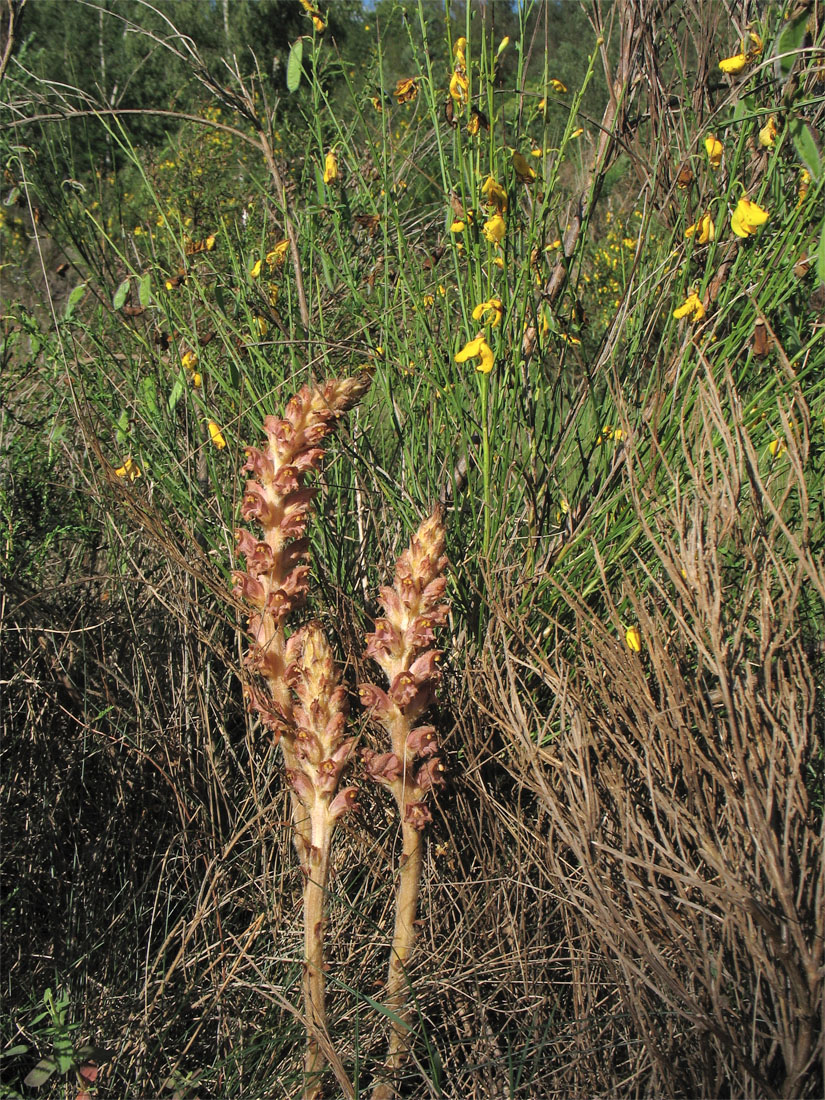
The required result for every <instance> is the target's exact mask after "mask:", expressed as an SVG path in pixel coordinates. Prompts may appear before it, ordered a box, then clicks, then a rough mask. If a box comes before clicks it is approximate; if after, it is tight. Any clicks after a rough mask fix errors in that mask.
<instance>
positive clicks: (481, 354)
mask: <svg viewBox="0 0 825 1100" xmlns="http://www.w3.org/2000/svg"><path fill="white" fill-rule="evenodd" d="M494 358H495V356H494V355H493V350H492V348H491V347H490V345H489V344H488V343H487V341H486V340H485V339H484V334H483V333H482V334H481V335H480V336H476V338H475V340H470V341H469V343H467V344H465V345H464V347H463V348H462V349H461V351H459V352H458V353H457V354H456V355H455V356H454V359H455V361H456V363H466V362H467V360H468V359H479V360H480V362H479V364H478V366H477V367H476V370H477V371H481V373H482V374H489V373H490V371H491V370H492V369H493V360H494Z"/></svg>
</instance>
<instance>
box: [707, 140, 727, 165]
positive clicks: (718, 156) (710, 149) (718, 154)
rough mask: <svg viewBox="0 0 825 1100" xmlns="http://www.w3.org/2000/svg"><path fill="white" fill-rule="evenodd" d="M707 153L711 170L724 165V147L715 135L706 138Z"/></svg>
mask: <svg viewBox="0 0 825 1100" xmlns="http://www.w3.org/2000/svg"><path fill="white" fill-rule="evenodd" d="M705 152H706V153H707V155H708V160H709V161H710V166H711V168H718V167H719V165H720V164H721V163H722V153H723V152H724V147H723V145H722V142H721V141H720V140H719V139H718V138H717V137H716V135H715V134H708V136H707V137H706V138H705Z"/></svg>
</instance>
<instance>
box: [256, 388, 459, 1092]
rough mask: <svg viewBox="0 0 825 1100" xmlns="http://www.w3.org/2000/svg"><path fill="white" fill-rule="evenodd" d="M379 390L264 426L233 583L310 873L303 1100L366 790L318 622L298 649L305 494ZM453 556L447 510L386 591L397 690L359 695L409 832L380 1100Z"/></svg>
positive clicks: (383, 655) (399, 1004) (317, 403)
mask: <svg viewBox="0 0 825 1100" xmlns="http://www.w3.org/2000/svg"><path fill="white" fill-rule="evenodd" d="M369 384H370V379H369V376H368V375H366V374H363V375H361V376H359V377H355V378H345V379H335V378H333V379H329V380H327V381H326V382H323V383H319V384H317V385H315V386H312V387H310V386H304V387H303V388H302V389H301V390H300V392H299V393H298V394H297V395H296V396H294V397H293V398H292V399H291V400H290V401H289V403H288V405H287V407H286V411H285V414H284V417H283V418H282V419H281V418H278V417H275V416H268V417H266V419H265V420H264V430H265V432H266V437H267V439H266V444H265V446H264V447H263V448H262V449H259V448H257V447H247V449H246V453H247V462H246V465H245V467H244V469H246V470H249V471H250V472H251V473H252V474H253V480H250V481H248V482H247V485H246V491H245V493H244V496H243V502H242V505H241V514H242V516H243V519H244V520H245V521H247V522H256V523H257V524H259V525H260V527H261V529H262V537H260V538H258V537H256V536H255V535H253V534H252V533H251V532H250V531H248V530H240V531H238V532H237V541H238V552H239V553H240V554H241V555H242V556H243V557H244V559H245V561H246V570H237V571H236V572H235V574H234V576H235V587H236V594H237V595H238V596H239V597H240V598H241V599H242V600H243V601H244V603H245V604H246V605H248V606H249V607H250V609H251V610H250V614H249V618H248V631H249V636H250V642H249V649H248V653H247V657H246V664H247V666H248V668H249V670H250V671H251V673H252V674H253V679H252V682H250V683H249V684H248V685H247V688H246V690H247V698H248V702H249V706H250V708H251V709H252V710H253V711H255V712H257V714H258V715H259V716H260V719H261V721H262V722H263V724H264V725H265V726H266V727H267V728H268V729H269V730H271V731H272V733H273V735H274V736H275V738H276V739H278V741H279V743H280V746H281V749H282V752H283V759H284V765H285V771H286V777H287V780H288V782H289V785H290V796H291V801H292V828H293V837H294V843H295V848H296V851H297V853H298V858H299V860H300V863H301V868H302V871H303V875H304V912H303V919H304V978H303V996H304V1022H305V1026H306V1031H307V1046H306V1053H305V1057H304V1092H303V1096H304V1098H305V1100H308V1098H310V1097H318V1096H320V1095H321V1091H322V1076H323V1073H324V1068H325V1064H326V1058H325V1055H324V1052H323V1045H324V1043H325V1042H327V1041H328V1040H327V1034H326V1021H327V1014H326V980H325V961H324V920H325V897H326V892H327V889H328V885H329V870H330V852H331V845H332V837H333V833H334V830H335V826H336V823H337V821H338V820H339V818H340V817H341V816H342V815H343V814H345V813H346V812H347V811H349V810H352V809H353V808H354V807H355V805H356V793H357V792H356V787H354V786H352V785H349V786H342V783H341V781H342V775H343V772H344V770H345V768H346V767H347V765H348V764H350V763H351V762H352V760H353V750H354V745H355V738H354V737H352V736H348V735H347V716H348V709H349V708H348V692H347V688H346V687H345V685H344V684H343V683H342V680H341V674H340V671H339V669H338V667H337V665H336V662H335V659H334V657H333V654H332V650H331V648H330V645H329V643H328V641H327V639H326V637H325V635H324V633H323V630H322V629H321V627H320V625H319V624H318V623H316V622H311V623H309V624H307V625H304V626H302V627H300V628H299V629H297V630H295V631H294V633H292V634H291V636H289V637H288V636H287V630H286V623H287V619H288V618H289V616H290V615H292V614H293V613H294V612H296V611H298V610H300V609H301V608H302V607H303V606H304V604H305V602H306V597H307V592H308V588H309V565H308V561H307V559H308V554H309V540H308V539H307V537H306V531H307V524H308V521H309V517H310V511H311V507H312V500H313V497H314V496H315V494H316V493H317V491H318V489H317V487H314V486H308V485H306V479H307V477H308V475H310V474H311V473H313V472H315V471H317V470H318V469H319V468H320V465H321V462H322V459H323V457H324V450H323V447H322V446H321V444H322V443H323V442H324V441H325V439H326V438H327V437H328V436H329V435H330V434H331V433H332V432H333V431H334V430H335V428H336V426H337V424H338V422H339V421H340V419H341V418H342V417H343V416H344V415H345V414H346V413H347V412H348V411H349V410H350V409H351V408H353V407H354V406H355V405H356V404H357V403H358V401H359V400H360V399H361V397H362V396H363V394H364V393H365V392H366V390H367V389H368V387H369ZM444 545H445V532H444V521H443V516H442V513H441V510H440V509H437V510H436V511H434V512H433V514H432V515H430V516H429V517H428V518H427V519H425V520H424V522H423V523H422V524H421V526H420V527H419V529H418V531H417V532H416V534H415V535H413V537H412V540H411V542H410V545H409V547H408V548H407V549H406V550H405V551H404V553H403V554H402V555H401V557H400V558H399V560H398V563H397V566H396V571H395V583H394V585H393V586H392V587H386V588H382V589H381V591H380V595H379V603H380V606H381V608H382V610H383V612H384V617H383V618H381V619H379V620H378V621H377V622H376V623H375V630H374V632H373V633H372V634H370V635H369V636H368V638H367V642H368V645H367V649H366V656H368V657H371V658H373V659H374V660H375V661H376V662H377V664H378V665H379V666H380V668H381V670H382V672H383V673H384V675H385V676H386V679H387V685H386V688H381V687H379V686H378V685H376V684H372V683H365V684H362V685H361V686H360V689H359V691H360V698H361V701H362V703H363V704H364V706H365V707H366V708H367V711H368V713H369V715H370V717H371V719H372V721H373V722H374V723H375V724H376V725H378V726H380V727H382V728H383V729H384V731H385V732H386V734H387V735H388V738H389V746H388V751H377V750H370V749H364V750H362V754H361V756H362V759H363V762H364V765H365V768H366V773H367V776H368V778H370V779H372V780H374V781H375V782H377V783H380V784H382V785H383V786H385V787H387V788H388V789H389V790H390V791H391V792H392V794H393V797H394V799H395V802H396V804H397V807H398V812H399V815H400V819H401V829H402V855H401V859H400V862H399V879H398V888H397V895H396V919H395V931H394V936H393V943H392V948H391V953H390V963H389V973H388V979H387V986H386V990H385V1000H386V1005H387V1013H388V1016H389V1018H390V1020H391V1037H390V1048H389V1057H388V1060H387V1063H386V1066H385V1070H384V1072H385V1076H384V1078H383V1079H382V1080H379V1082H378V1084H377V1085H376V1086H375V1090H374V1094H373V1095H374V1097H375V1100H380V1098H382V1097H389V1096H392V1095H393V1086H392V1083H391V1078H392V1074H393V1073H394V1072H395V1071H396V1070H397V1069H398V1068H399V1067H400V1066H401V1064H402V1063H403V1061H404V1058H405V1056H406V1053H407V1050H408V1037H409V1030H410V1028H409V1013H408V1010H407V990H408V981H407V977H406V965H407V963H408V960H409V957H410V953H411V951H412V947H413V942H414V921H415V916H416V910H417V905H418V895H419V890H420V883H421V869H422V864H423V831H424V829H425V828H426V826H427V824H428V823H429V822H430V821H431V819H432V818H431V812H430V809H429V807H428V805H427V802H428V796H429V792H430V791H431V790H432V788H433V787H435V786H438V785H440V784H441V783H443V777H442V776H443V765H442V763H441V761H440V758H439V756H438V742H437V739H436V732H435V729H434V727H433V726H430V725H426V724H421V722H420V720H421V718H422V716H423V714H424V712H425V711H426V710H427V708H428V706H429V705H430V704H431V703H432V701H433V698H434V693H435V688H436V686H437V684H438V682H439V679H440V671H439V658H440V653H439V651H438V650H437V649H436V648H435V646H434V642H435V628H436V627H437V626H439V625H441V624H443V623H444V621H445V620H446V617H447V613H448V605H447V604H446V603H445V602H444V591H445V587H446V576H445V570H446V566H447V558H446V556H445V555H444Z"/></svg>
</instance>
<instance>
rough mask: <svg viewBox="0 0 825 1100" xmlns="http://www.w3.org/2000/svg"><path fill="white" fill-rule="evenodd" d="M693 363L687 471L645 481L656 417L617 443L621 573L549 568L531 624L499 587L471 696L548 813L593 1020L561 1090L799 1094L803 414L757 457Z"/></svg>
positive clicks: (726, 397) (817, 662)
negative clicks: (593, 578)
mask: <svg viewBox="0 0 825 1100" xmlns="http://www.w3.org/2000/svg"><path fill="white" fill-rule="evenodd" d="M694 381H695V385H696V386H698V388H699V396H698V400H697V401H696V402H695V404H694V405H693V406H692V407H691V411H690V413H689V414H688V415H687V416H686V417H685V419H684V421H683V423H682V444H683V450H684V453H685V455H686V456H687V458H688V464H689V469H690V477H689V478H688V479H687V480H686V481H685V482H684V483H678V482H677V481H676V480H675V478H674V481H673V485H672V492H671V493H670V494H663V493H662V492H661V479H660V478H657V477H656V476H655V468H656V466H657V465H658V467H659V474H660V475H661V474H662V473H664V477H665V480H666V479H667V477H668V476H669V475H668V472H667V471H666V469H665V467H664V458H663V456H662V455H661V453H657V448H656V439H655V428H649V429H648V431H649V432H650V440H649V442H650V444H651V446H650V448H649V449H646V451H645V453H646V454H647V455H648V456H649V461H644V462H643V461H642V459H641V458H640V455H641V453H642V450H641V448H640V447H638V446H636V445H637V444H639V443H640V440H639V438H638V437H637V438H636V439H635V440H633V441H631V442H630V443H629V444H628V453H627V461H626V462H625V464H624V469H623V481H624V487H625V489H626V491H627V494H628V497H629V499H630V500H631V501H632V503H633V508H634V510H635V512H636V514H637V516H638V517H639V518H640V520H641V521H642V525H643V527H642V534H641V535H640V537H639V538H638V539H637V540H636V542H635V544H634V546H633V549H632V552H628V554H627V555H626V560H625V561H624V563H622V564H623V569H622V576H621V577H618V578H617V577H616V576H615V575H614V576H611V577H608V575H607V573H606V572H605V571H604V570H603V572H602V577H601V586H600V587H601V596H602V599H601V601H599V602H600V610H599V611H594V609H593V604H592V601H591V604H590V605H588V604H585V603H584V602H583V601H582V600H581V599H580V598H579V597H578V596H577V594H576V593H575V592H572V591H569V590H567V589H565V588H564V586H563V584H561V583H560V584H559V594H560V596H561V602H562V604H563V607H564V611H563V612H562V613H560V614H559V616H558V617H557V618H556V619H548V620H547V623H546V626H545V628H544V630H542V631H537V630H536V629H535V627H533V629H532V630H531V629H530V626H529V625H528V621H527V619H528V617H527V615H526V614H522V615H520V614H519V613H518V612H517V611H515V608H516V607H517V603H516V601H515V600H514V599H513V598H512V595H508V592H507V591H506V590H503V591H502V592H501V596H500V604H499V614H498V615H497V617H496V620H495V622H494V623H493V624H491V627H490V636H489V640H488V645H487V648H486V654H487V655H488V656H487V660H486V661H485V662H484V665H483V667H482V668H481V670H480V671H479V673H478V674H477V676H476V678H475V683H476V688H475V697H476V699H477V701H479V702H480V703H481V704H482V705H483V707H484V709H485V710H486V711H487V713H489V715H490V717H491V719H492V720H493V721H494V722H495V723H496V724H497V725H498V726H499V727H500V729H501V731H502V734H503V736H504V737H505V738H506V740H507V743H508V750H509V751H508V760H509V765H510V767H511V768H512V770H513V773H514V775H515V776H516V777H517V778H518V779H519V780H520V781H521V782H523V783H524V785H525V786H526V788H527V789H529V790H530V791H532V792H533V793H534V794H535V796H536V797H537V799H538V800H539V801H540V803H541V804H542V805H543V807H544V808H545V810H546V813H547V825H546V832H545V834H544V844H545V853H546V859H547V874H548V880H549V883H550V887H549V888H550V889H551V890H552V889H555V890H556V891H557V894H558V896H559V897H560V899H561V906H562V911H563V919H564V922H565V926H566V936H567V941H568V950H569V951H570V975H569V980H570V986H571V995H572V997H573V1000H574V1003H575V1004H576V1012H575V1016H576V1018H577V1019H578V1020H585V1021H588V1022H589V1025H590V1026H589V1027H588V1029H587V1037H586V1039H585V1040H584V1042H582V1039H581V1038H580V1037H577V1039H576V1043H577V1045H578V1046H579V1049H580V1051H581V1054H582V1060H581V1063H580V1065H579V1067H578V1069H577V1070H576V1069H575V1068H574V1067H573V1066H572V1065H568V1066H567V1069H566V1072H567V1073H569V1074H571V1077H570V1081H571V1087H572V1088H573V1090H574V1091H575V1092H579V1091H580V1090H582V1091H588V1092H591V1093H598V1094H600V1095H607V1094H614V1093H615V1094H618V1093H621V1094H622V1095H636V1094H637V1093H638V1094H648V1095H649V1094H650V1093H651V1092H653V1093H655V1094H658V1095H668V1096H679V1095H681V1096H698V1095H704V1096H718V1095H753V1094H757V1095H765V1096H777V1097H779V1096H781V1097H792V1096H793V1097H797V1096H816V1095H819V1093H820V1092H821V1076H820V1070H821V1058H822V1045H821V1044H822V1038H821V1036H822V1030H821V1028H822V1003H823V1001H822V997H823V970H822V964H823V938H822V924H821V915H822V904H823V870H822V859H821V857H822V813H821V810H822V807H821V798H822V790H821V766H822V745H821V735H820V733H819V730H818V719H819V718H821V715H820V714H818V704H817V697H818V689H819V687H820V685H821V678H822V662H821V652H820V647H819V646H818V644H815V642H814V638H813V633H812V631H813V623H812V622H811V620H810V615H809V611H808V608H807V607H806V590H809V589H813V590H814V591H815V592H816V593H820V592H821V591H822V585H823V580H825V574H823V572H822V567H821V563H819V562H816V561H815V560H814V558H813V557H812V555H811V553H810V551H809V549H808V545H809V544H808V540H807V537H806V535H807V514H808V501H807V499H806V493H805V480H804V468H805V464H806V460H807V457H808V456H807V449H808V436H807V423H808V419H809V417H808V412H807V408H806V406H805V402H804V400H803V398H802V395H801V392H799V391H798V389H797V388H794V394H793V410H792V413H793V415H791V410H790V409H789V410H786V412H785V417H784V419H785V423H786V427H787V432H786V438H785V440H784V446H785V447H786V451H785V452H784V454H783V455H781V456H780V459H781V461H778V462H773V463H769V464H768V465H767V466H766V463H765V460H764V458H763V457H762V456H760V455H758V454H757V453H756V451H755V449H754V446H753V444H752V442H751V439H750V437H749V435H748V432H747V429H746V427H745V426H744V425H743V423H742V417H741V410H739V405H738V400H737V395H736V392H735V388H734V386H733V383H732V381H731V379H730V378H729V377H728V378H725V379H724V380H723V381H722V383H720V384H719V385H718V386H717V385H716V384H715V383H714V381H713V379H712V377H711V376H710V373H709V372H699V374H698V376H697V378H696V379H695V380H694ZM737 413H739V415H737ZM731 425H732V426H731ZM786 456H787V457H786ZM792 531H793V532H794V533H793V534H792V533H791V532H792ZM641 591H644V592H645V595H644V596H641V595H638V593H640V592H641ZM622 599H625V600H627V601H629V604H630V606H632V607H633V610H634V613H635V619H636V621H637V623H638V624H639V627H640V629H641V634H642V638H643V648H642V652H641V653H638V654H637V653H635V652H633V651H632V650H631V649H629V648H628V647H627V645H626V644H625V641H624V627H625V625H626V624H623V623H621V622H620V620H619V616H618V612H617V610H616V608H617V606H619V605H620V604H621V602H622ZM571 613H572V614H571ZM820 706H821V705H820ZM817 776H819V778H817ZM812 798H813V799H814V802H813V803H812ZM591 1028H592V1029H595V1032H596V1033H594V1030H591ZM571 1041H572V1037H571ZM617 1055H620V1058H619V1061H618V1062H616V1061H615V1060H614V1059H616V1057H617Z"/></svg>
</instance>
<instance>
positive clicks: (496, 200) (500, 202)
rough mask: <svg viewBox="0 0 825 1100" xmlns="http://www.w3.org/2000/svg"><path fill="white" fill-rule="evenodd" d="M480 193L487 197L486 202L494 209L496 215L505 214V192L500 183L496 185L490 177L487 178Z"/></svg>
mask: <svg viewBox="0 0 825 1100" xmlns="http://www.w3.org/2000/svg"><path fill="white" fill-rule="evenodd" d="M481 193H482V195H486V196H487V202H488V203H489V204H490V206H492V207H493V208H494V209H495V211H496V213H498V214H506V213H507V192H506V191H505V190H504V188H503V187H502V186H501V184H500V183H496V181H495V180H494V179H493V177H492V176H488V177H487V179H486V180H485V181H484V183H483V184H482V185H481Z"/></svg>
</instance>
